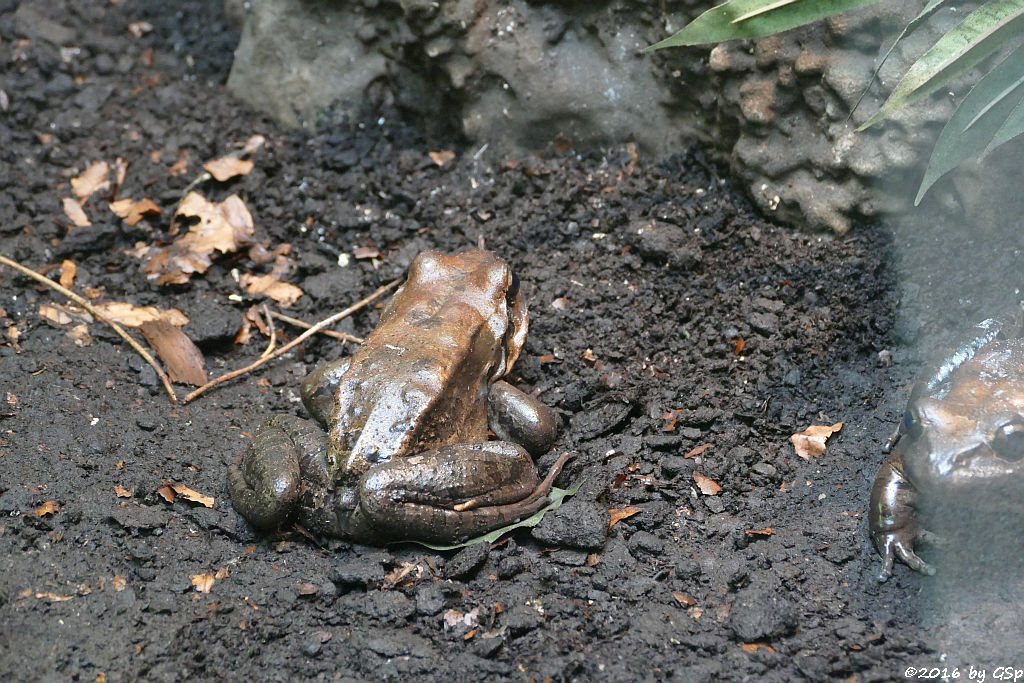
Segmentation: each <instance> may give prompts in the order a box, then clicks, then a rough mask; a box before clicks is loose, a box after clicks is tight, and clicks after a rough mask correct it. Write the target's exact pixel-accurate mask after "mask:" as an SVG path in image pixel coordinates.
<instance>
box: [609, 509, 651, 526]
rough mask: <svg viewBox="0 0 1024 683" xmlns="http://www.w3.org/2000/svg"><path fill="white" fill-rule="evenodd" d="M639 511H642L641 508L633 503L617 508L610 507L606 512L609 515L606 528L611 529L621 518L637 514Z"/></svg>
mask: <svg viewBox="0 0 1024 683" xmlns="http://www.w3.org/2000/svg"><path fill="white" fill-rule="evenodd" d="M640 512H643V510H642V509H641V508H638V507H636V506H633V505H631V506H629V507H626V508H621V509H618V510H616V509H611V510H609V511H608V514H609V515H611V520H610V521H609V522H608V528H609V529H611V528H612V527H613V526H615V525H616V524H618V523H619V522H621V521H622V520H624V519H626V518H627V517H632V516H633V515H635V514H638V513H640Z"/></svg>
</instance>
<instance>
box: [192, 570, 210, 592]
mask: <svg viewBox="0 0 1024 683" xmlns="http://www.w3.org/2000/svg"><path fill="white" fill-rule="evenodd" d="M188 578H189V579H190V580H191V581H192V585H193V586H195V587H196V591H198V592H199V593H209V592H210V589H211V588H213V582H214V577H213V574H189V577H188Z"/></svg>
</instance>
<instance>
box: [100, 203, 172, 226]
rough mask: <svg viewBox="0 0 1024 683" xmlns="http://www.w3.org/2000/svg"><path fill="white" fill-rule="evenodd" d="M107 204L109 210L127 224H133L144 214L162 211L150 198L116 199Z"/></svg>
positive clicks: (157, 213)
mask: <svg viewBox="0 0 1024 683" xmlns="http://www.w3.org/2000/svg"><path fill="white" fill-rule="evenodd" d="M109 206H110V210H111V211H113V212H114V213H116V214H117V215H118V216H120V217H121V218H123V219H124V222H125V223H126V224H128V225H135V224H136V223H138V222H139V221H141V220H142V217H143V216H145V215H146V214H156V215H159V214H161V213H163V212H162V211H161V210H160V207H159V206H157V205H156V203H155V202H154V201H153V200H152V199H140V200H139V201H135V200H134V199H118V200H117V201H116V202H110V204H109Z"/></svg>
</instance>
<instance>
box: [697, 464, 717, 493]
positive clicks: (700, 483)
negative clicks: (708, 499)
mask: <svg viewBox="0 0 1024 683" xmlns="http://www.w3.org/2000/svg"><path fill="white" fill-rule="evenodd" d="M693 480H694V481H695V482H697V488H699V489H700V492H701V493H703V494H704V495H705V496H717V495H718V493H719V492H720V491H721V490H722V487H721V486H719V485H718V482H716V481H715V480H714V479H711V478H710V477H705V476H704V475H703V474H701V473H700V472H697V471H696V470H694V472H693Z"/></svg>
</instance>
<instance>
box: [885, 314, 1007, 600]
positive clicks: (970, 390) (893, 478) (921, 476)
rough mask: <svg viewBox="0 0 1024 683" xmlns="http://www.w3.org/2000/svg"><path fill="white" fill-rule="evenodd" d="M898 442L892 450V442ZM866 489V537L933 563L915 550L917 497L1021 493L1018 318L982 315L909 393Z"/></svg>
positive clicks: (890, 553) (888, 565) (913, 562)
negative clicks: (971, 335) (973, 332)
mask: <svg viewBox="0 0 1024 683" xmlns="http://www.w3.org/2000/svg"><path fill="white" fill-rule="evenodd" d="M894 444H895V448H893V445H894ZM886 451H887V452H889V455H888V457H887V458H886V459H885V461H884V462H883V463H882V466H881V467H880V468H879V470H878V474H877V475H876V476H875V483H874V485H873V486H872V488H871V509H870V511H869V519H868V521H869V525H870V527H871V540H872V541H873V543H874V545H875V548H876V549H877V550H878V553H879V554H880V555H881V556H882V558H883V560H884V562H883V567H882V571H881V573H880V574H879V577H878V578H879V580H881V581H885V580H886V579H887V578H888V577H889V576H890V575H891V573H892V567H893V561H894V560H895V559H899V560H901V561H902V562H905V563H906V564H907V565H908V566H909V567H910V568H911V569H914V570H915V571H919V572H921V573H924V574H933V573H934V569H933V568H932V567H931V566H930V565H928V564H927V563H926V562H925V561H924V560H922V559H921V558H920V557H919V556H918V555H917V554H916V553H914V543H915V541H917V540H918V539H920V538H922V537H927V536H928V535H929V534H928V533H927V532H926V531H924V530H922V529H920V528H919V527H918V524H917V519H916V517H915V511H914V505H915V502H916V501H917V499H918V496H919V495H928V496H932V497H935V498H934V499H935V500H939V499H940V498H939V496H942V495H944V494H946V495H952V494H956V493H958V492H960V491H971V492H973V491H975V490H983V491H984V490H991V489H992V487H994V486H996V485H998V486H1000V487H1001V488H1002V487H1005V488H1006V489H1009V490H1011V491H1016V492H1017V494H1018V495H1019V493H1020V492H1021V491H1024V326H1022V324H1021V321H1020V319H1019V318H1017V319H1015V320H1013V321H1010V320H994V319H993V320H986V321H984V322H982V323H981V324H979V325H978V335H977V336H976V338H975V339H973V340H972V341H971V342H970V343H968V344H966V345H964V346H963V347H961V348H959V349H957V351H956V352H955V353H954V354H953V355H952V356H951V357H950V358H949V359H948V360H947V361H946V362H945V363H943V364H942V365H941V366H940V368H939V370H938V371H937V372H936V373H935V374H934V375H933V376H932V377H931V378H930V379H928V380H927V381H925V382H920V383H918V384H917V385H916V386H915V387H914V390H913V391H912V393H911V396H910V401H909V402H908V405H907V410H906V413H905V414H904V418H903V422H902V424H901V425H900V427H899V429H898V430H897V431H896V433H895V434H894V435H893V436H892V438H890V439H889V443H888V444H887V445H886Z"/></svg>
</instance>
